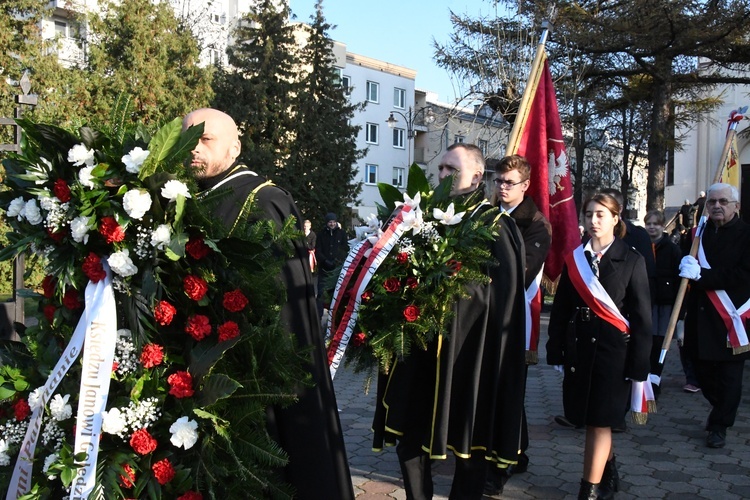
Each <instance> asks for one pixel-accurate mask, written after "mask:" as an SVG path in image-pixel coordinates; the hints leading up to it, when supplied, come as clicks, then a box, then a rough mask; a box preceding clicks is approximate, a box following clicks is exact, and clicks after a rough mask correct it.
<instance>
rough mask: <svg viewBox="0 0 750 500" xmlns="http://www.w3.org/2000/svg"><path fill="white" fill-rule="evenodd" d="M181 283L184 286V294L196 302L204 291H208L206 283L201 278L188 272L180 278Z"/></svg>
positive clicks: (204, 293)
mask: <svg viewBox="0 0 750 500" xmlns="http://www.w3.org/2000/svg"><path fill="white" fill-rule="evenodd" d="M182 285H183V287H184V288H185V295H187V296H188V297H190V299H192V300H195V301H196V302H197V301H199V300H201V299H202V298H203V296H204V295H206V292H208V284H207V283H206V281H205V280H204V279H203V278H199V277H198V276H193V275H192V274H189V275H187V276H185V279H184V280H182Z"/></svg>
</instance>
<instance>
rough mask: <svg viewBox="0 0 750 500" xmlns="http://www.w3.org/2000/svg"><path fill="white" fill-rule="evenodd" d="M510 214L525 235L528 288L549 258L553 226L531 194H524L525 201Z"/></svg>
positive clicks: (525, 283)
mask: <svg viewBox="0 0 750 500" xmlns="http://www.w3.org/2000/svg"><path fill="white" fill-rule="evenodd" d="M510 216H511V217H512V218H513V220H515V221H516V226H518V230H519V231H521V236H522V237H523V246H524V253H525V254H526V272H525V277H524V286H525V287H526V288H528V287H529V285H530V284H531V282H532V281H534V278H536V275H537V274H539V270H540V269H541V268H542V266H543V265H544V261H545V260H546V259H547V253H548V252H549V247H550V245H551V244H552V226H551V225H550V223H549V221H548V220H547V218H546V217H545V216H544V214H542V212H540V211H539V209H538V208H537V206H536V204H535V203H534V200H532V199H531V197H530V196H524V198H523V201H522V202H521V203H519V205H518V206H517V207H516V208H515V210H513V211H512V212H511V213H510Z"/></svg>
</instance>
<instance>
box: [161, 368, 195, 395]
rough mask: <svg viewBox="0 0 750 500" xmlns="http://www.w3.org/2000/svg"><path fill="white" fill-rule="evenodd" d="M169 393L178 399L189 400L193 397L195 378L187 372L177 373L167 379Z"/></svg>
mask: <svg viewBox="0 0 750 500" xmlns="http://www.w3.org/2000/svg"><path fill="white" fill-rule="evenodd" d="M167 382H168V383H169V386H170V387H169V393H170V394H171V395H172V396H174V397H176V398H180V399H181V398H189V397H190V396H192V395H193V392H195V391H193V376H192V375H190V374H189V373H188V372H186V371H179V372H175V373H173V374H172V375H170V376H169V378H167Z"/></svg>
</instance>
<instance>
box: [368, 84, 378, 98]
mask: <svg viewBox="0 0 750 500" xmlns="http://www.w3.org/2000/svg"><path fill="white" fill-rule="evenodd" d="M367 100H368V101H369V102H374V103H378V102H380V84H379V83H377V82H367Z"/></svg>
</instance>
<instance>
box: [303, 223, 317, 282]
mask: <svg viewBox="0 0 750 500" xmlns="http://www.w3.org/2000/svg"><path fill="white" fill-rule="evenodd" d="M302 229H303V230H304V232H305V246H306V247H307V254H308V256H309V258H310V272H311V273H312V275H313V282H315V295H316V296H317V295H318V283H317V280H316V279H315V278H316V274H317V272H318V261H317V259H316V257H315V240H316V237H315V231H313V230H312V222H310V221H309V220H307V219H305V223H304V224H303V226H302Z"/></svg>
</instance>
